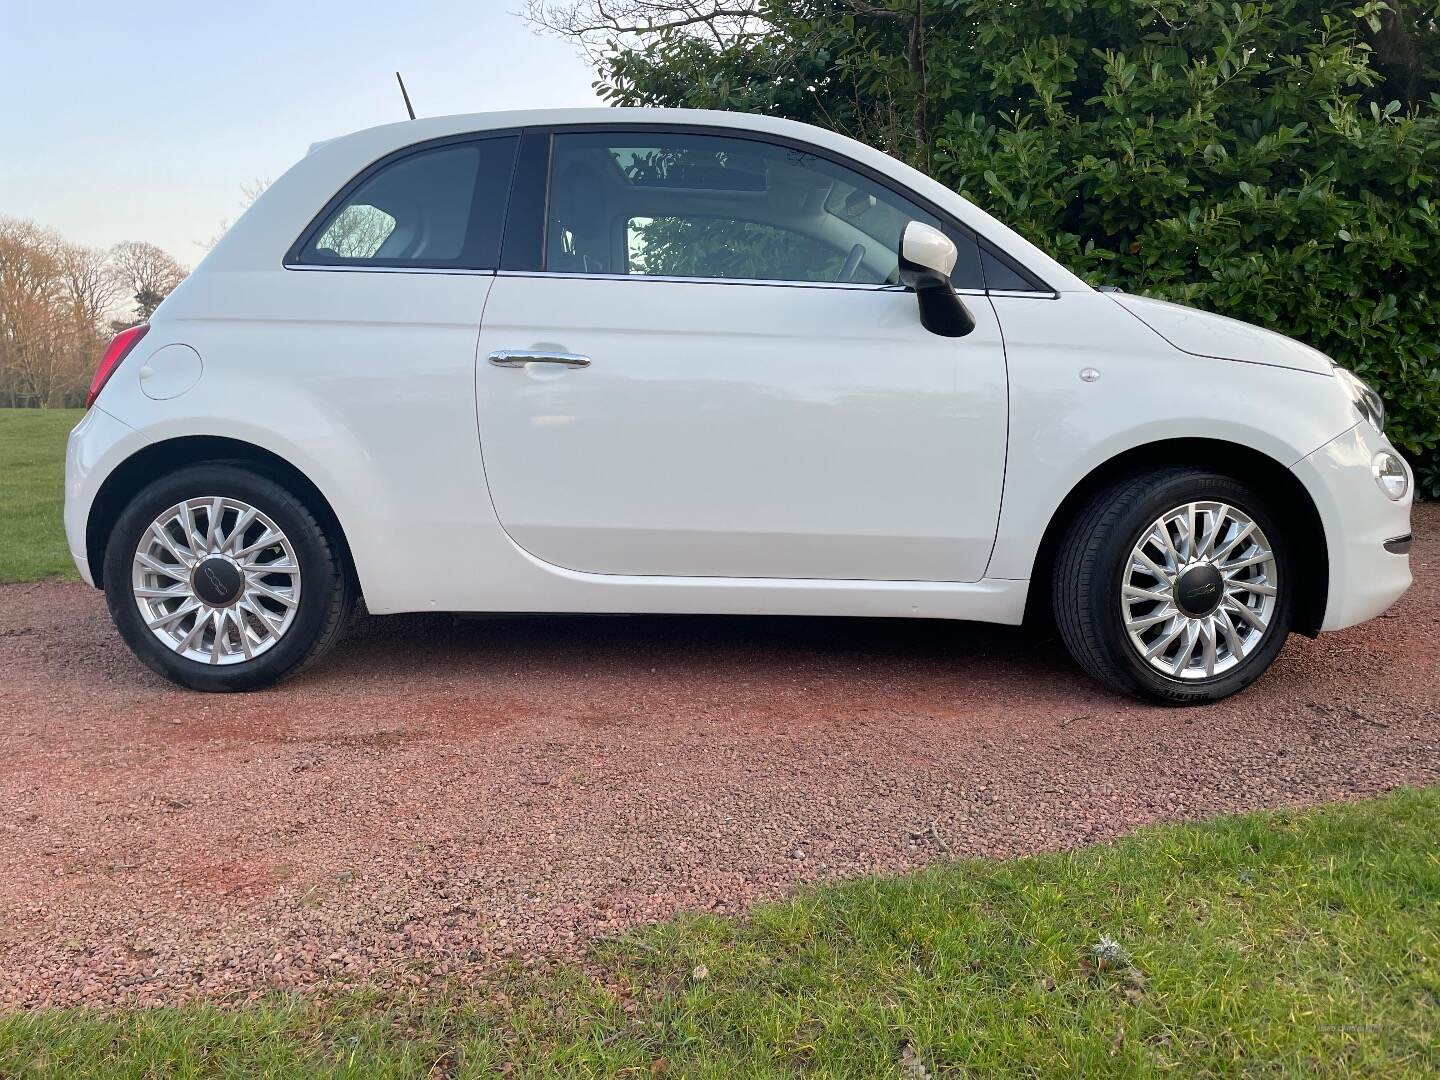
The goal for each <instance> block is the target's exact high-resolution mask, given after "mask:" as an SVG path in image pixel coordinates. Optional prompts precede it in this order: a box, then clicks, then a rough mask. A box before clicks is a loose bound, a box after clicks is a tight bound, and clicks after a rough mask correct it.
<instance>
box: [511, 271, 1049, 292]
mask: <svg viewBox="0 0 1440 1080" xmlns="http://www.w3.org/2000/svg"><path fill="white" fill-rule="evenodd" d="M495 276H496V277H513V278H568V279H570V280H572V281H573V280H583V281H663V282H669V283H670V284H672V285H746V286H750V287H751V288H754V287H756V286H764V287H767V288H772V289H838V290H840V291H842V292H909V291H910V290H908V289H907V288H906V287H905V286H904V285H874V284H855V283H851V282H840V281H771V280H769V279H766V278H705V277H669V276H664V275H660V274H567V273H561V272H560V271H556V270H498V271H496V274H495ZM955 292H956V293H957V294H958V295H960V296H984V295H985V292H984V290H982V289H956V290H955ZM1022 295H1025V294H1022ZM1042 295H1043V294H1042Z"/></svg>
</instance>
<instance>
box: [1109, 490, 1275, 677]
mask: <svg viewBox="0 0 1440 1080" xmlns="http://www.w3.org/2000/svg"><path fill="white" fill-rule="evenodd" d="M1279 585H1280V582H1279V576H1278V572H1277V566H1276V562H1275V553H1274V550H1273V549H1272V548H1271V547H1270V541H1269V540H1268V539H1267V538H1266V536H1265V533H1264V532H1263V531H1262V530H1261V528H1260V526H1259V525H1257V524H1256V523H1255V521H1254V520H1253V519H1251V518H1250V517H1249V516H1248V515H1246V514H1245V513H1243V512H1242V511H1240V510H1237V509H1236V508H1235V507H1233V506H1229V505H1227V504H1225V503H1223V502H1192V503H1186V504H1185V505H1183V506H1177V507H1175V508H1174V509H1173V510H1167V511H1166V512H1165V513H1164V514H1161V515H1160V517H1159V518H1157V519H1156V520H1155V521H1154V522H1153V523H1151V525H1150V526H1149V528H1147V529H1146V530H1145V531H1144V532H1143V533H1141V535H1140V539H1139V540H1138V541H1137V542H1136V543H1135V546H1134V547H1133V548H1132V549H1131V551H1130V558H1129V561H1128V563H1127V564H1126V567H1125V571H1124V574H1123V576H1122V578H1121V584H1120V616H1121V618H1122V619H1123V620H1124V622H1125V631H1126V633H1127V635H1128V636H1129V639H1130V644H1131V645H1132V646H1133V647H1134V648H1135V650H1136V651H1137V652H1138V653H1139V655H1140V657H1141V659H1143V660H1144V661H1145V662H1146V663H1147V664H1149V665H1150V666H1151V667H1153V668H1154V669H1155V670H1156V671H1158V672H1160V673H1161V674H1162V675H1167V676H1169V677H1170V678H1172V679H1209V678H1213V677H1215V676H1217V675H1223V674H1225V673H1226V672H1228V671H1231V670H1232V669H1234V668H1235V667H1236V666H1238V665H1239V664H1240V663H1242V662H1243V661H1244V660H1245V658H1246V657H1247V656H1249V655H1250V654H1251V653H1253V652H1254V651H1255V649H1256V648H1257V647H1258V646H1259V644H1260V642H1261V640H1262V639H1263V638H1264V637H1265V631H1266V629H1267V628H1268V627H1269V626H1270V620H1271V619H1272V618H1273V616H1274V614H1275V604H1276V600H1277V597H1278V595H1279V593H1278V591H1277V590H1278V589H1279Z"/></svg>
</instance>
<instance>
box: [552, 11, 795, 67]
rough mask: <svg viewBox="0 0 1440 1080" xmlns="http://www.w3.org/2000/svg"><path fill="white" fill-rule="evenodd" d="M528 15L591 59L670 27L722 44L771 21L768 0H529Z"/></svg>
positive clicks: (762, 28)
mask: <svg viewBox="0 0 1440 1080" xmlns="http://www.w3.org/2000/svg"><path fill="white" fill-rule="evenodd" d="M525 17H526V18H527V19H528V20H529V21H530V23H531V24H532V25H533V26H536V27H539V28H540V29H543V30H548V31H550V32H551V33H555V34H559V35H560V36H561V37H565V38H569V39H570V40H571V41H573V42H575V43H576V44H577V45H579V46H580V48H581V49H582V51H584V52H585V54H586V55H587V56H589V57H590V58H591V59H592V60H595V59H598V58H599V57H601V56H604V55H605V54H606V53H608V52H610V51H612V50H613V49H614V48H615V47H616V46H620V47H625V46H627V45H630V44H633V43H635V42H636V41H640V40H643V39H644V38H646V37H650V36H652V35H655V34H661V33H666V32H671V31H676V32H683V33H694V34H702V35H704V36H706V37H709V38H711V39H712V40H713V41H714V42H715V43H716V45H718V46H720V47H722V48H723V47H724V46H725V45H727V44H730V43H732V42H734V41H736V40H739V39H741V38H745V37H750V36H754V35H755V34H759V33H764V31H765V29H766V27H767V26H768V25H769V20H768V19H767V17H766V13H765V4H764V2H763V0H526V4H525Z"/></svg>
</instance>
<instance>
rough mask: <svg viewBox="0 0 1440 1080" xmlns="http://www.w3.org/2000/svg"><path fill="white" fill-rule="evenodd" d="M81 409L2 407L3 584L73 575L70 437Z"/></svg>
mask: <svg viewBox="0 0 1440 1080" xmlns="http://www.w3.org/2000/svg"><path fill="white" fill-rule="evenodd" d="M81 415H82V412H81V410H80V409H0V583H5V582H11V581H38V580H39V579H41V578H47V577H69V578H73V577H75V576H77V575H76V573H75V563H74V562H73V561H72V560H71V558H70V550H69V548H67V547H66V546H65V526H64V524H63V522H62V520H61V513H62V511H63V504H64V501H65V438H66V436H68V435H69V434H70V429H71V428H73V427H74V426H75V425H76V424H77V423H79V422H80V417H81Z"/></svg>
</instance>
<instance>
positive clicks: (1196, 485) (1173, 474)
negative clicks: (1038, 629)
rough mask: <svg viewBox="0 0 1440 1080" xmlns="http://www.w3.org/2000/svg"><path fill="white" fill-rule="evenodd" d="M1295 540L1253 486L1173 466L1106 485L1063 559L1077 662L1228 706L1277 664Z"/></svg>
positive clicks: (1127, 686) (1151, 693)
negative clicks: (1226, 702) (1291, 540)
mask: <svg viewBox="0 0 1440 1080" xmlns="http://www.w3.org/2000/svg"><path fill="white" fill-rule="evenodd" d="M1294 568H1295V560H1294V557H1293V554H1292V552H1291V549H1290V546H1289V540H1288V538H1287V536H1286V534H1285V532H1284V529H1283V528H1282V527H1281V526H1280V524H1279V523H1278V522H1277V521H1276V520H1275V518H1274V517H1272V516H1271V513H1270V512H1269V510H1268V509H1267V507H1266V504H1265V500H1264V499H1263V498H1262V497H1261V496H1260V495H1259V494H1258V493H1257V492H1255V491H1254V490H1252V489H1251V488H1249V487H1248V486H1246V485H1245V484H1243V483H1241V482H1240V481H1238V480H1236V479H1234V478H1233V477H1229V476H1225V475H1222V474H1220V473H1216V472H1212V471H1209V470H1206V469H1201V468H1191V467H1178V466H1177V467H1168V468H1164V469H1157V470H1155V471H1152V472H1148V473H1145V474H1143V475H1139V476H1132V477H1129V478H1127V479H1125V480H1123V481H1121V482H1119V483H1116V484H1114V485H1112V486H1111V487H1109V488H1108V489H1106V490H1103V491H1101V492H1099V493H1098V494H1097V495H1096V496H1095V497H1094V498H1093V499H1092V500H1091V501H1090V502H1089V504H1088V505H1086V506H1085V507H1084V508H1083V509H1082V510H1081V511H1080V513H1079V514H1078V515H1077V516H1076V518H1075V520H1074V521H1073V522H1071V524H1070V527H1069V529H1068V530H1067V532H1066V534H1065V536H1064V538H1063V539H1062V541H1061V544H1060V549H1059V552H1058V554H1057V558H1056V560H1055V569H1054V579H1053V581H1052V595H1053V598H1054V605H1055V622H1056V625H1057V627H1058V629H1059V631H1060V635H1061V638H1062V639H1063V640H1064V642H1065V645H1066V647H1067V648H1068V649H1069V650H1070V653H1071V655H1072V656H1074V658H1075V660H1076V661H1077V662H1078V663H1079V664H1080V666H1081V667H1083V668H1084V669H1085V670H1086V671H1088V672H1089V673H1090V674H1091V675H1093V676H1094V677H1095V678H1097V679H1099V680H1100V681H1101V682H1103V683H1105V684H1106V685H1108V686H1110V687H1112V688H1113V689H1116V690H1119V691H1121V692H1123V693H1127V694H1134V695H1137V696H1141V697H1148V698H1152V699H1156V700H1159V701H1165V702H1170V703H1174V704H1197V703H1200V702H1206V701H1218V700H1219V699H1220V698H1223V697H1227V696H1229V695H1230V694H1233V693H1235V692H1237V691H1239V690H1242V689H1244V688H1245V687H1246V686H1249V685H1250V684H1251V683H1252V682H1254V681H1255V680H1256V679H1257V678H1259V677H1260V675H1261V674H1262V673H1263V672H1264V671H1265V669H1266V668H1268V667H1269V666H1270V664H1271V663H1272V662H1273V661H1274V659H1275V657H1276V656H1277V655H1278V654H1279V652H1280V649H1281V647H1282V646H1283V645H1284V644H1285V638H1286V637H1287V635H1288V634H1289V632H1290V625H1291V621H1292V618H1293V613H1294V589H1295V569H1294Z"/></svg>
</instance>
